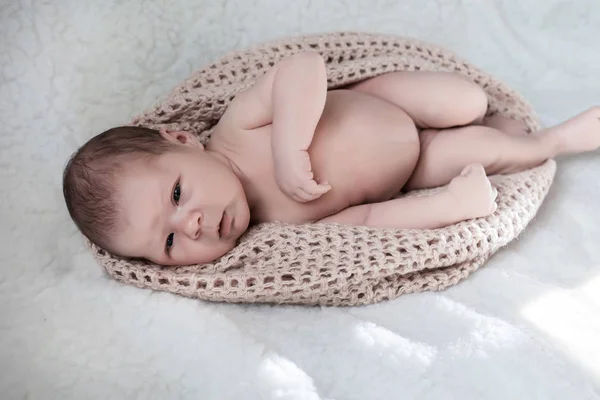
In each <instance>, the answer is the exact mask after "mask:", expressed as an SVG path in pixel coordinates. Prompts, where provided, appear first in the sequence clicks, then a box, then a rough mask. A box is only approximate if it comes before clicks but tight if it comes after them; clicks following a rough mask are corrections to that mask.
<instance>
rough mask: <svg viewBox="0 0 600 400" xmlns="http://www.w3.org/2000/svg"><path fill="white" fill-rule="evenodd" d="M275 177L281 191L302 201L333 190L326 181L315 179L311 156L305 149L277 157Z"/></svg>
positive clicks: (310, 199) (314, 198) (313, 198)
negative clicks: (319, 182) (319, 181)
mask: <svg viewBox="0 0 600 400" xmlns="http://www.w3.org/2000/svg"><path fill="white" fill-rule="evenodd" d="M275 179H276V180H277V184H278V185H279V188H280V189H281V191H283V192H284V193H285V194H286V195H287V196H288V197H290V198H292V199H294V200H295V201H298V202H300V203H305V202H309V201H313V200H316V199H318V198H319V197H321V196H322V195H323V194H325V193H327V192H328V191H329V190H331V186H329V185H328V184H327V183H326V182H323V183H321V184H318V183H317V182H316V181H315V180H314V174H313V172H312V166H311V163H310V157H309V155H308V152H307V151H304V150H297V151H292V152H287V153H286V154H285V155H283V154H281V155H280V157H276V159H275Z"/></svg>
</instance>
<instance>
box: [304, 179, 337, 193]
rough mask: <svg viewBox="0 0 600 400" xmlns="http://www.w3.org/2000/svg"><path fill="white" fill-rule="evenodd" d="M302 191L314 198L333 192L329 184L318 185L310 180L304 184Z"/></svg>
mask: <svg viewBox="0 0 600 400" xmlns="http://www.w3.org/2000/svg"><path fill="white" fill-rule="evenodd" d="M302 189H303V190H304V191H305V192H306V193H309V194H312V195H314V196H317V197H319V196H321V195H323V194H325V193H327V192H329V191H330V190H331V186H330V185H328V184H327V183H322V184H318V183H317V182H315V181H314V180H310V181H307V182H305V183H304V185H303V186H302Z"/></svg>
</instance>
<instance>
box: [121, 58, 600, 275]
mask: <svg viewBox="0 0 600 400" xmlns="http://www.w3.org/2000/svg"><path fill="white" fill-rule="evenodd" d="M486 110H487V98H486V96H485V93H484V92H483V91H482V90H481V89H480V88H479V87H478V86H477V85H476V84H474V83H472V82H470V81H469V80H467V79H465V78H464V77H461V76H459V75H457V74H452V73H437V72H398V73H389V74H385V75H382V76H379V77H375V78H372V79H369V80H366V81H363V82H360V83H358V84H355V85H352V86H349V87H347V88H344V89H340V90H331V91H327V84H326V74H325V65H324V62H323V59H322V58H321V57H320V56H319V55H318V54H316V53H301V54H298V55H295V56H291V57H288V58H286V59H284V60H282V61H281V62H279V63H278V64H276V65H275V66H274V67H273V68H272V69H271V70H270V71H268V72H267V73H266V74H265V75H264V76H262V77H261V78H259V79H258V81H257V82H256V83H255V85H254V86H252V87H250V88H249V89H247V90H246V91H244V92H242V93H240V94H238V96H236V98H235V99H234V100H233V101H232V103H231V104H230V106H229V108H228V109H227V111H226V112H225V114H224V115H223V117H222V118H221V120H220V122H219V123H218V125H217V127H216V129H215V131H214V133H213V136H212V139H211V141H210V143H209V144H208V146H207V147H206V148H204V147H203V146H202V145H200V144H199V143H198V141H197V140H196V139H195V137H194V136H193V135H192V134H190V133H187V132H173V131H162V132H161V133H162V135H163V136H164V138H165V139H166V140H170V141H172V142H173V143H177V144H179V145H180V147H181V151H182V152H183V154H186V155H187V156H189V157H187V156H186V157H180V156H177V157H171V158H170V159H168V160H166V159H164V157H162V156H161V157H159V160H158V161H156V162H155V164H154V165H153V168H150V169H148V168H132V169H131V171H132V172H131V173H125V174H124V176H123V177H122V179H121V183H122V186H121V187H122V189H121V194H122V208H123V210H124V214H125V215H126V216H129V217H130V220H131V222H130V224H129V228H128V229H126V230H125V231H124V232H123V233H122V234H121V237H120V238H119V242H120V243H123V246H122V248H121V249H120V251H121V253H122V254H130V255H131V256H134V257H144V258H147V259H150V260H152V261H154V262H157V263H159V264H163V265H186V264H195V263H201V262H209V261H213V260H215V259H216V258H218V257H220V256H221V255H223V254H225V253H226V252H227V251H229V250H231V248H233V247H234V246H235V243H236V240H237V239H238V238H239V237H240V236H241V235H242V234H243V233H244V232H245V230H246V229H247V228H248V226H250V225H252V224H256V223H261V222H270V221H281V222H287V223H297V224H300V223H315V222H329V223H342V224H350V225H366V226H372V227H382V228H383V227H390V228H416V229H432V228H440V227H444V226H447V225H450V224H453V223H456V222H459V221H463V220H468V219H472V218H479V217H485V216H487V215H489V214H491V213H493V212H494V211H495V209H496V203H495V198H496V195H497V192H496V190H495V189H494V188H493V186H492V184H491V183H490V180H489V179H488V176H489V175H496V174H508V173H513V172H517V171H521V170H524V169H526V168H531V167H533V166H536V165H539V164H541V163H543V162H544V161H545V160H547V159H549V158H553V157H555V156H558V155H561V154H574V153H581V152H587V151H593V150H596V149H598V147H599V146H600V119H599V118H600V108H598V107H595V108H591V109H589V110H588V111H586V112H584V113H582V114H580V115H578V116H576V117H574V118H572V119H570V120H568V121H566V122H565V123H563V124H560V125H558V126H555V127H551V128H548V129H545V130H542V131H540V132H537V133H535V134H534V135H526V134H525V129H524V126H523V125H522V124H521V123H519V122H516V121H510V120H506V119H503V118H499V117H492V118H484V116H485V113H486ZM168 156H169V155H166V157H168ZM161 160H162V161H161ZM179 176H183V178H181V179H182V182H183V184H182V186H181V187H180V188H179V189H178V190H179V191H180V192H181V194H180V196H181V200H180V199H179V197H180V196H179V195H178V196H176V197H177V200H176V201H175V200H174V196H173V193H174V192H173V188H174V187H175V186H174V182H175V181H176V180H177V177H179ZM203 176H204V178H202V177H203ZM209 176H211V177H214V176H216V177H218V178H214V179H209V178H208V177H209ZM134 179H135V180H137V181H138V182H145V184H142V185H138V187H137V188H136V189H131V188H132V187H133V186H132V185H133V183H132V180H134ZM156 182H159V183H156ZM150 186H152V187H154V186H157V187H156V188H155V190H156V192H157V193H159V192H161V191H162V192H165V196H166V197H169V196H171V200H172V201H171V203H173V204H171V205H169V204H166V205H165V204H162V205H161V206H160V207H159V206H157V205H156V202H153V201H152V200H148V199H151V198H152V197H151V196H149V195H148V193H147V190H146V189H144V188H145V187H150ZM440 186H442V187H443V189H442V190H440V191H437V192H436V193H435V194H431V195H428V196H422V197H401V198H395V196H396V195H397V194H398V193H399V192H400V191H402V190H413V189H422V188H432V187H440ZM127 188H129V189H127ZM177 193H179V192H177ZM188 193H190V194H188ZM186 194H188V195H187V197H186ZM151 218H153V219H152V220H153V221H157V222H155V223H154V224H153V225H148V223H145V222H144V221H148V220H150V219H151ZM169 235H172V237H171V236H169ZM167 237H171V238H172V239H173V240H171V241H170V242H169V241H168V240H167V242H168V243H170V245H169V244H168V245H167V250H166V251H164V252H163V251H159V250H162V249H159V248H160V247H161V245H160V243H164V242H165V238H167ZM163 247H164V246H163Z"/></svg>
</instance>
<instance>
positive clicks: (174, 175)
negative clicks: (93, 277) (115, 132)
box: [114, 144, 250, 265]
mask: <svg viewBox="0 0 600 400" xmlns="http://www.w3.org/2000/svg"><path fill="white" fill-rule="evenodd" d="M181 146H182V147H183V148H182V150H181V151H173V152H167V153H165V154H163V155H160V156H158V157H157V158H155V159H152V160H135V161H131V162H130V167H129V166H128V167H127V169H126V172H125V173H124V175H123V176H121V177H120V178H119V183H118V184H117V188H118V192H117V193H118V195H117V202H118V205H119V210H120V211H119V212H120V215H121V216H122V218H124V221H123V222H124V225H123V226H124V229H121V230H120V233H119V234H118V235H116V237H114V239H115V242H114V245H115V248H116V251H118V252H119V253H120V254H122V255H125V256H129V257H140V258H145V259H147V260H150V261H152V262H155V263H157V264H161V265H190V264H199V263H206V262H211V261H214V260H215V259H217V258H219V257H220V256H222V255H223V254H225V253H226V252H228V251H229V250H231V249H232V248H233V247H234V246H235V245H236V241H237V239H238V238H239V237H240V236H241V235H242V234H243V233H244V231H245V230H246V229H247V228H248V224H249V220H250V212H249V209H248V203H247V201H246V196H245V194H244V190H243V188H242V185H241V183H240V181H239V179H238V178H237V177H236V175H235V174H234V173H233V171H232V170H231V168H230V167H229V166H227V165H226V164H225V163H224V162H221V160H219V159H216V158H215V157H214V156H212V155H209V154H208V153H207V152H206V151H205V150H204V149H203V148H202V146H201V145H199V144H198V145H197V146H190V145H185V146H184V145H181Z"/></svg>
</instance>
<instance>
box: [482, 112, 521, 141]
mask: <svg viewBox="0 0 600 400" xmlns="http://www.w3.org/2000/svg"><path fill="white" fill-rule="evenodd" d="M483 125H484V126H487V127H490V128H494V129H498V130H499V131H501V132H504V133H506V134H508V135H511V136H523V135H526V134H527V125H526V124H525V122H523V121H519V120H516V119H510V118H507V117H503V116H501V115H493V116H490V117H485V118H484V119H483Z"/></svg>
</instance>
